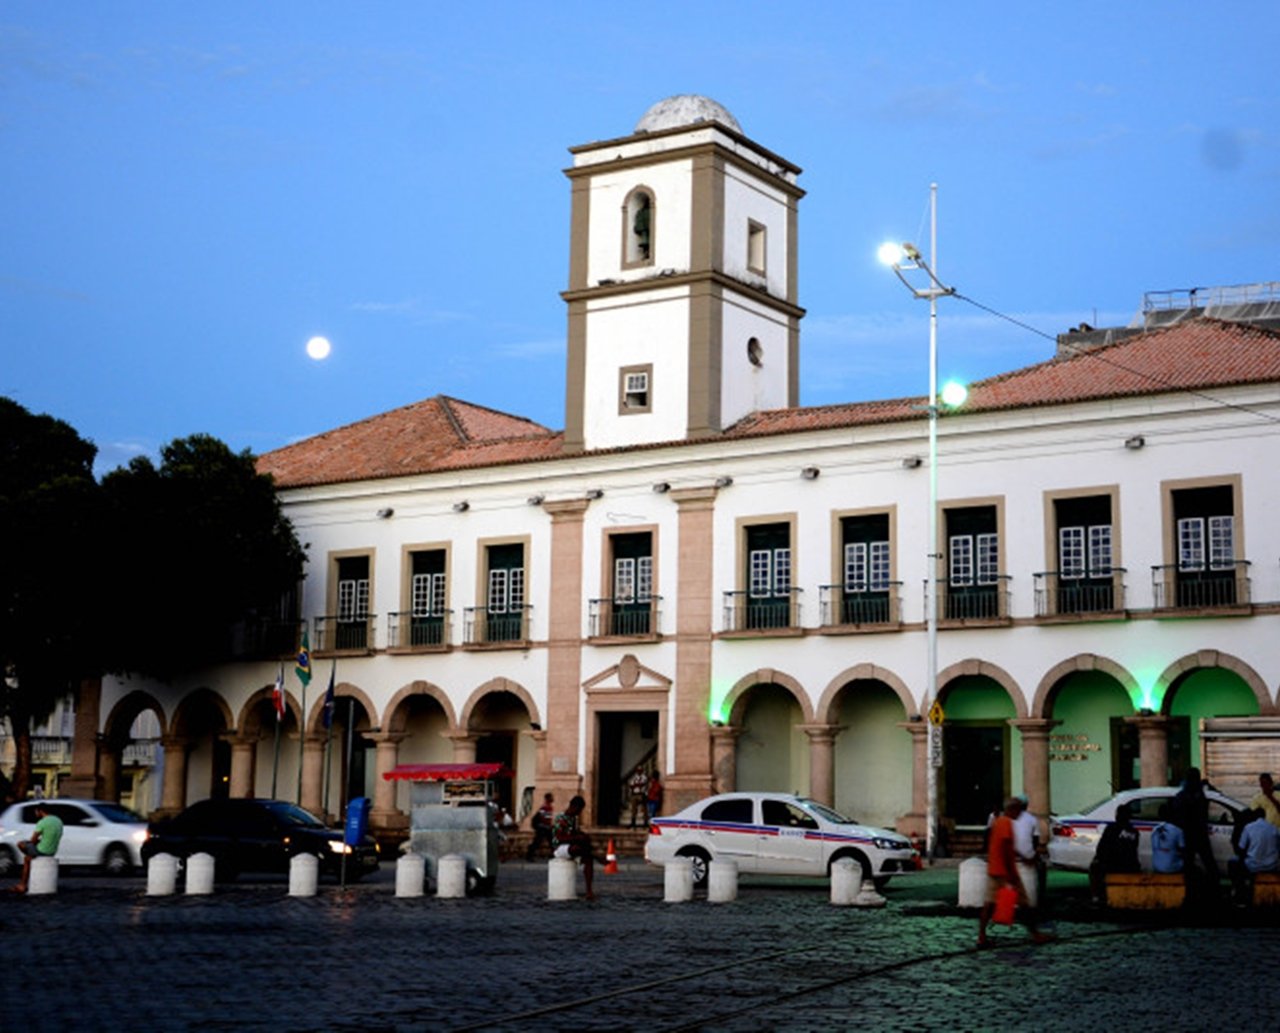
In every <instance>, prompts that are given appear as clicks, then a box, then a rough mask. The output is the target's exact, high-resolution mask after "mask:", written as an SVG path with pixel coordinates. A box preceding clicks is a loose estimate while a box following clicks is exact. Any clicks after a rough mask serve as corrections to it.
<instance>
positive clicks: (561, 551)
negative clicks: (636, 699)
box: [459, 499, 595, 825]
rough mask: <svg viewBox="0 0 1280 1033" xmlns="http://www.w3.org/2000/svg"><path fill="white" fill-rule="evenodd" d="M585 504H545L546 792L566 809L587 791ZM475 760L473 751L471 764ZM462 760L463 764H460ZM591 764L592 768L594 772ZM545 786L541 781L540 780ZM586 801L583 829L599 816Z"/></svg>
mask: <svg viewBox="0 0 1280 1033" xmlns="http://www.w3.org/2000/svg"><path fill="white" fill-rule="evenodd" d="M589 505H590V503H589V502H588V501H587V500H586V499H566V500H564V501H559V502H544V503H543V504H542V508H543V510H544V512H546V513H547V514H548V515H549V516H550V517H551V564H550V569H551V584H550V585H549V586H548V591H547V596H546V597H547V599H548V600H549V603H548V621H547V712H546V714H545V715H544V725H545V727H546V732H547V738H546V746H545V749H546V752H547V764H548V771H547V775H546V779H545V785H546V787H547V788H546V789H544V790H543V792H553V793H555V794H556V803H557V805H558V806H562V805H563V802H567V801H568V799H569V797H571V796H573V795H574V794H575V793H577V792H578V790H579V788H580V787H581V785H582V777H583V772H581V771H579V770H578V717H579V712H580V710H581V708H582V706H583V700H582V637H583V627H582V613H583V605H582V599H583V566H582V543H583V518H584V517H585V516H586V512H587V507H588V506H589ZM474 758H475V754H474V751H473V753H472V758H471V759H474ZM459 759H461V758H459ZM592 764H593V762H592V759H590V758H588V760H587V765H588V766H592ZM540 781H541V780H540ZM582 795H583V796H585V797H587V810H586V813H585V814H584V815H583V823H584V824H587V825H590V824H591V823H592V822H593V821H594V820H595V816H594V814H593V813H592V811H593V809H594V806H595V804H594V800H592V799H591V797H592V794H591V793H583V794H582Z"/></svg>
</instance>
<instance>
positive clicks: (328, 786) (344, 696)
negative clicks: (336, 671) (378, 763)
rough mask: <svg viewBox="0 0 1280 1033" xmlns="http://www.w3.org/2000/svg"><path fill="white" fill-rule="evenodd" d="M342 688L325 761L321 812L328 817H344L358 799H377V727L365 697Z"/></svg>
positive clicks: (328, 737)
mask: <svg viewBox="0 0 1280 1033" xmlns="http://www.w3.org/2000/svg"><path fill="white" fill-rule="evenodd" d="M343 688H345V686H344V687H340V688H339V689H338V690H337V692H336V694H335V698H334V701H333V724H332V725H331V726H330V727H329V728H328V729H327V730H322V731H324V734H325V746H324V753H323V756H322V759H321V763H322V765H323V769H322V772H321V783H320V784H321V787H322V794H321V801H320V806H321V809H322V810H323V811H324V812H325V813H326V814H337V815H339V816H340V815H342V814H344V813H346V812H345V805H346V804H347V802H348V801H350V800H353V799H355V798H356V797H357V796H366V797H368V798H369V799H371V800H372V799H373V798H374V789H375V786H376V781H375V780H376V771H375V763H374V751H375V749H376V745H375V743H374V742H373V740H372V739H370V738H369V733H370V732H371V731H372V729H373V728H374V727H375V724H374V722H373V719H372V717H371V716H370V713H369V708H368V707H367V706H366V704H365V701H364V699H363V694H360V695H357V694H356V693H353V692H350V691H346V692H344V691H343Z"/></svg>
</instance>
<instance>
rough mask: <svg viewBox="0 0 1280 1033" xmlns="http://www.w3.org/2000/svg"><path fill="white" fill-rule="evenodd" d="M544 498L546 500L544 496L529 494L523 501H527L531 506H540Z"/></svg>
mask: <svg viewBox="0 0 1280 1033" xmlns="http://www.w3.org/2000/svg"><path fill="white" fill-rule="evenodd" d="M545 500H546V496H545V495H541V494H539V495H530V496H529V497H528V498H527V499H525V502H527V503H529V505H531V506H541V505H542V503H543V502H544V501H545Z"/></svg>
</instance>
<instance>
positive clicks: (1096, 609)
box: [1031, 567, 1127, 617]
mask: <svg viewBox="0 0 1280 1033" xmlns="http://www.w3.org/2000/svg"><path fill="white" fill-rule="evenodd" d="M1126 573H1127V571H1126V570H1125V569H1124V567H1112V568H1111V571H1110V573H1108V574H1098V575H1095V576H1093V577H1080V576H1077V575H1075V574H1070V575H1066V574H1063V573H1062V572H1061V571H1057V570H1045V571H1041V572H1040V573H1038V574H1033V575H1031V576H1032V577H1033V578H1034V579H1035V597H1036V616H1037V617H1054V616H1058V615H1066V614H1078V613H1114V612H1115V611H1117V610H1123V609H1124V575H1125V574H1126Z"/></svg>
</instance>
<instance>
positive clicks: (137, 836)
mask: <svg viewBox="0 0 1280 1033" xmlns="http://www.w3.org/2000/svg"><path fill="white" fill-rule="evenodd" d="M132 838H133V841H134V842H135V843H145V842H146V841H147V830H146V829H138V831H137V832H135V833H134V834H133V837H132Z"/></svg>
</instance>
